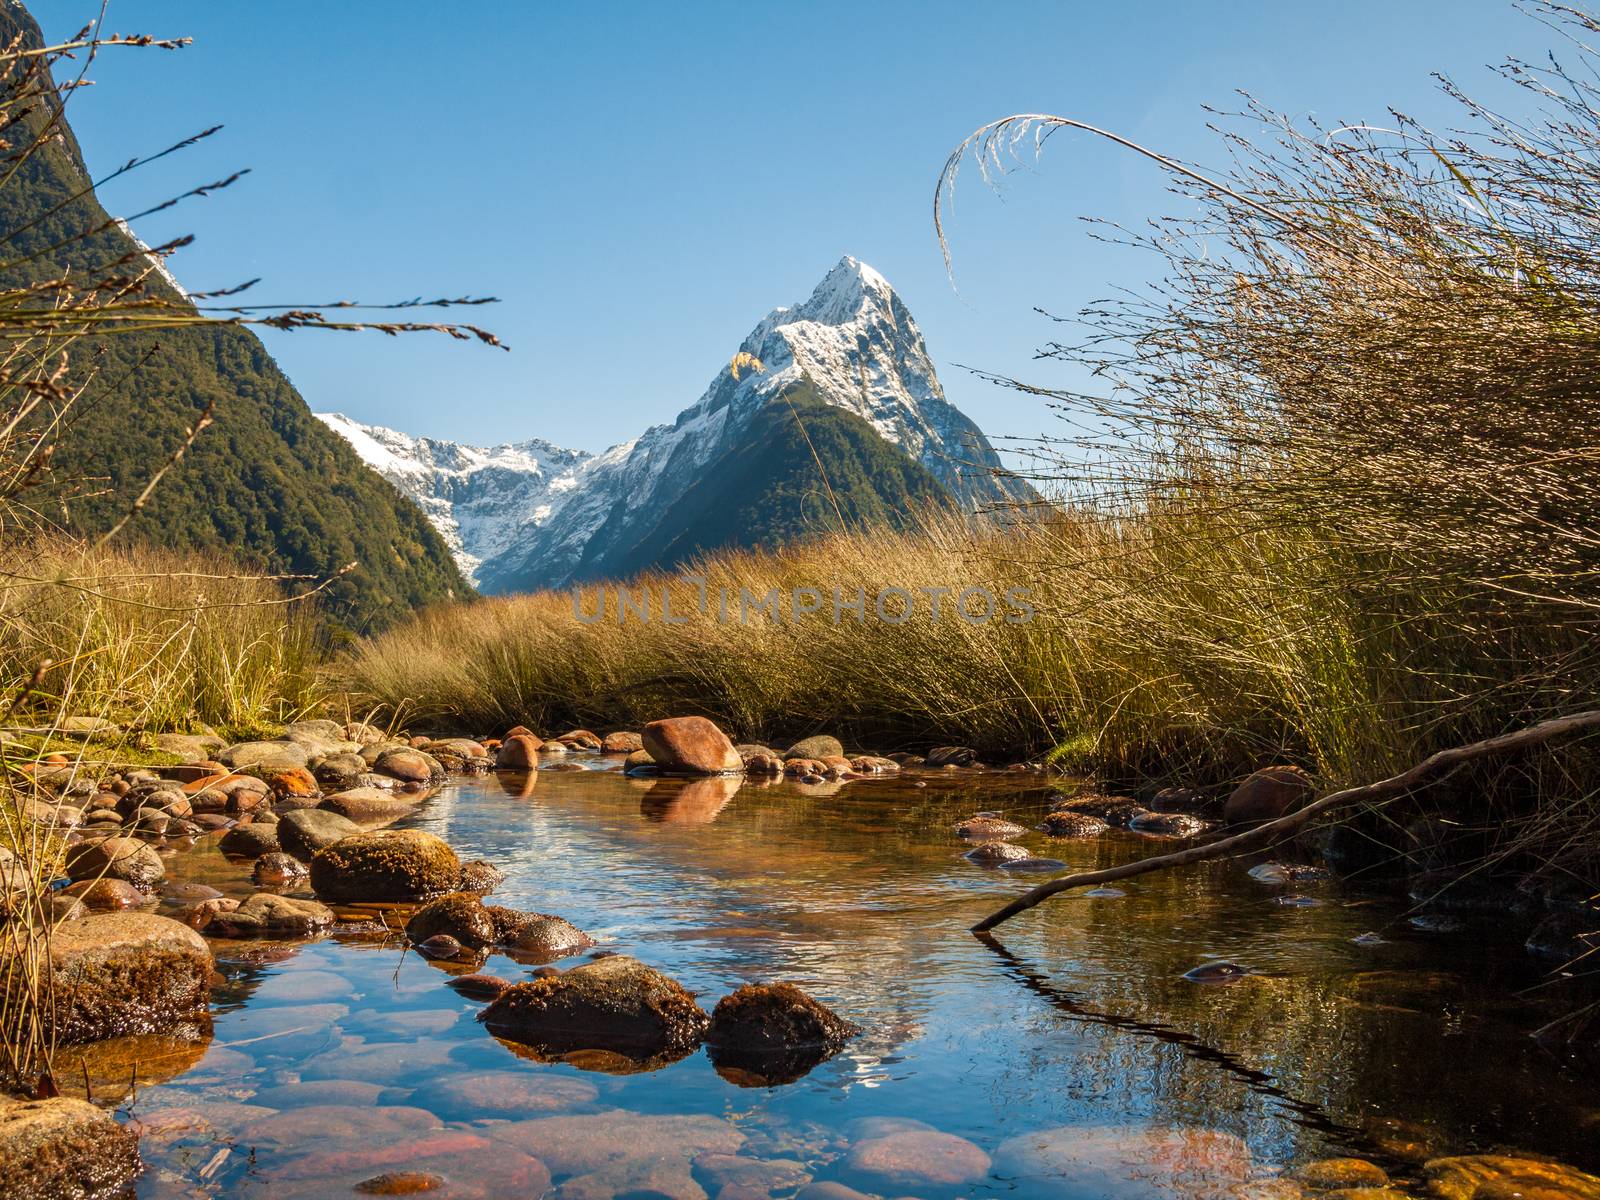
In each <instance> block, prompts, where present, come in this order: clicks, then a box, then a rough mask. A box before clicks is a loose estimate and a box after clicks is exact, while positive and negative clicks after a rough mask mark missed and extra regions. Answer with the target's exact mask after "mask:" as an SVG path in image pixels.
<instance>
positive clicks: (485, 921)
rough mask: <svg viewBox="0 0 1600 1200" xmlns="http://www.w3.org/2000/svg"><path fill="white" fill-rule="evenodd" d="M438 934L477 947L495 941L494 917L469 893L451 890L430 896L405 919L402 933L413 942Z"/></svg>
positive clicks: (479, 947) (419, 943)
mask: <svg viewBox="0 0 1600 1200" xmlns="http://www.w3.org/2000/svg"><path fill="white" fill-rule="evenodd" d="M439 934H447V935H448V936H450V937H452V938H454V939H455V940H456V941H457V942H459V943H460V944H461V945H463V946H470V947H472V948H473V949H475V950H481V949H483V948H484V947H485V946H489V945H492V944H493V943H494V942H495V941H496V937H495V921H494V917H493V916H492V915H491V914H490V913H489V910H488V909H486V908H485V907H484V906H483V904H482V902H481V901H480V900H479V899H478V897H477V896H476V895H474V894H473V893H471V892H451V893H449V894H448V895H444V896H440V897H439V898H438V899H437V900H430V901H429V902H428V903H427V904H424V905H423V906H422V907H421V908H419V909H418V910H417V911H416V912H415V913H414V914H413V915H412V917H411V919H410V920H409V921H407V922H406V937H407V938H409V939H410V940H411V942H412V944H413V945H421V944H422V943H423V942H426V941H427V940H428V939H429V938H432V937H435V936H437V935H439Z"/></svg>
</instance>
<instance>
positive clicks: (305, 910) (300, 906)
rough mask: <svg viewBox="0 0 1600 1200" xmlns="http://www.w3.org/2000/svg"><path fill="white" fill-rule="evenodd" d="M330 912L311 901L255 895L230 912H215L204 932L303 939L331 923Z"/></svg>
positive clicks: (244, 936) (331, 911)
mask: <svg viewBox="0 0 1600 1200" xmlns="http://www.w3.org/2000/svg"><path fill="white" fill-rule="evenodd" d="M334 920H335V917H334V915H333V910H332V909H330V908H328V906H327V905H325V904H318V903H317V902H316V901H315V900H300V899H297V898H296V897H293V896H277V895H274V894H272V893H271V892H257V893H256V894H255V895H254V896H251V897H250V898H249V899H248V900H246V901H245V902H244V903H243V904H241V905H239V907H238V908H235V909H233V910H232V911H231V912H218V913H216V915H214V916H213V917H212V918H211V920H210V922H209V923H208V924H207V925H206V932H208V933H211V934H215V935H216V936H218V937H233V938H248V937H303V936H305V935H307V934H311V933H316V932H317V931H319V930H322V929H326V928H327V927H328V926H330V925H332V924H333V923H334Z"/></svg>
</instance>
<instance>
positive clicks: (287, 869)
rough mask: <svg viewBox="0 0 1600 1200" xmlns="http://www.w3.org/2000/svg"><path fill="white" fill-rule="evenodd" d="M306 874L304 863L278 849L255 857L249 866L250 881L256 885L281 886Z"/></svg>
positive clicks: (302, 877)
mask: <svg viewBox="0 0 1600 1200" xmlns="http://www.w3.org/2000/svg"><path fill="white" fill-rule="evenodd" d="M307 874H309V872H308V871H307V870H306V865H305V863H303V862H301V861H300V860H299V859H298V858H295V857H293V856H292V855H289V854H285V853H283V851H281V850H279V851H276V852H274V853H272V854H263V855H262V856H261V857H260V858H258V859H256V861H255V863H254V865H252V866H251V868H250V881H251V882H252V883H254V884H255V885H256V886H257V887H283V886H285V885H287V884H290V883H294V882H295V881H297V880H300V879H304V878H305V877H306V876H307Z"/></svg>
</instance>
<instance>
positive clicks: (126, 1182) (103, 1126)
mask: <svg viewBox="0 0 1600 1200" xmlns="http://www.w3.org/2000/svg"><path fill="white" fill-rule="evenodd" d="M142 1169H143V1164H142V1163H141V1162H140V1159H139V1139H138V1138H136V1137H135V1136H134V1135H133V1134H132V1133H130V1132H129V1131H128V1130H127V1129H125V1128H123V1127H122V1126H121V1125H120V1124H118V1123H117V1120H116V1118H114V1117H113V1116H112V1115H111V1114H110V1113H108V1112H105V1111H104V1110H102V1109H99V1108H96V1107H95V1106H94V1105H93V1104H89V1103H88V1102H86V1101H83V1100H73V1099H69V1098H68V1097H65V1096H60V1097H57V1098H55V1099H53V1100H8V1099H4V1098H0V1180H4V1182H5V1189H6V1191H5V1194H6V1195H7V1196H9V1197H13V1198H15V1200H29V1198H31V1197H38V1198H40V1200H44V1198H49V1200H77V1198H79V1197H83V1198H90V1197H100V1196H120V1195H124V1194H125V1193H126V1192H127V1190H128V1189H131V1188H132V1186H133V1181H134V1179H135V1177H137V1176H138V1174H139V1172H140V1170H142Z"/></svg>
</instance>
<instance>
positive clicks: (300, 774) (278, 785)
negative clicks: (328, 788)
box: [266, 767, 322, 796]
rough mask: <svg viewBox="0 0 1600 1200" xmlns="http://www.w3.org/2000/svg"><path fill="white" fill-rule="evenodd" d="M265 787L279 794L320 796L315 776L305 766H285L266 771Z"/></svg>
mask: <svg viewBox="0 0 1600 1200" xmlns="http://www.w3.org/2000/svg"><path fill="white" fill-rule="evenodd" d="M266 784H267V787H269V788H271V789H272V791H273V792H275V793H277V794H278V795H280V796H320V795H321V794H322V792H321V790H320V789H319V788H318V787H317V777H316V776H315V775H313V774H312V773H311V772H310V771H308V770H307V769H306V768H305V767H285V768H283V769H281V770H277V771H271V772H268V774H267V778H266Z"/></svg>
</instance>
